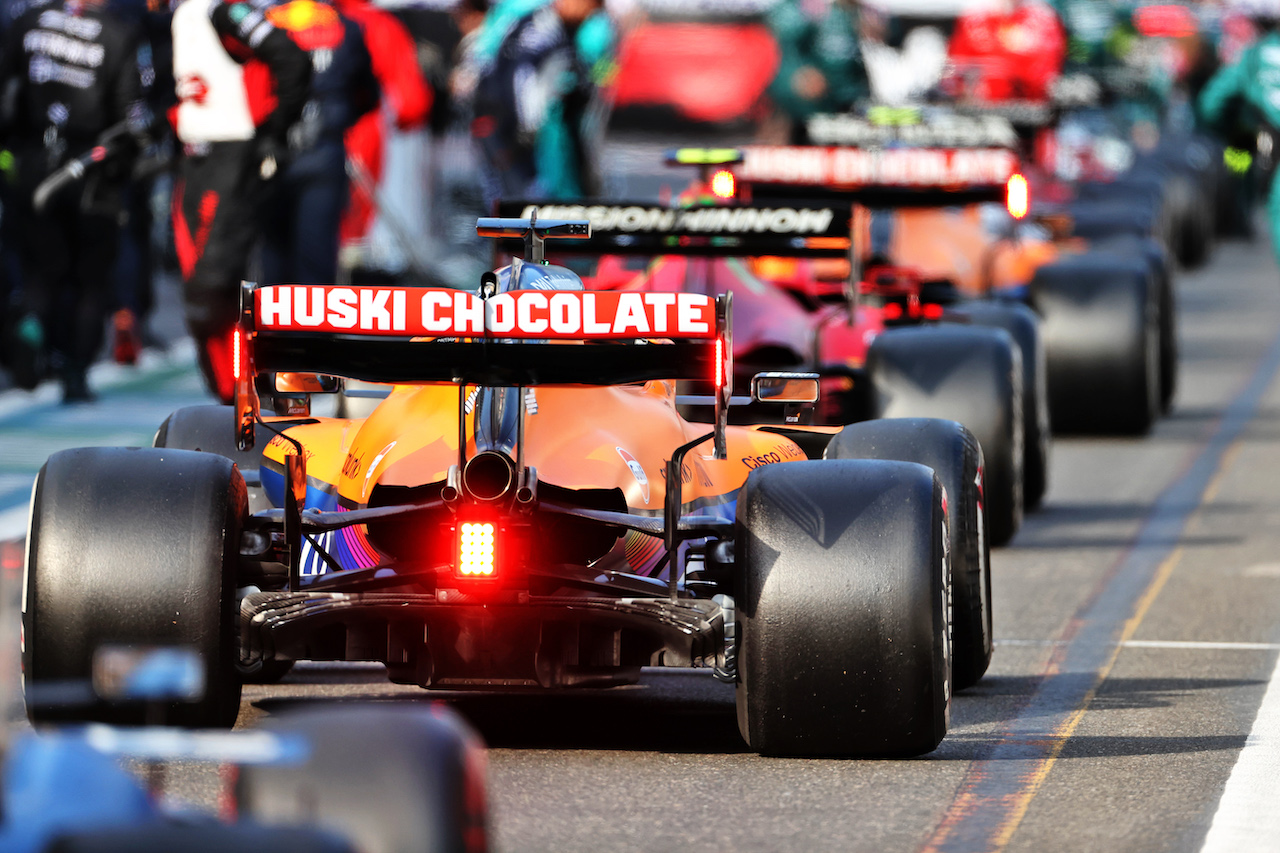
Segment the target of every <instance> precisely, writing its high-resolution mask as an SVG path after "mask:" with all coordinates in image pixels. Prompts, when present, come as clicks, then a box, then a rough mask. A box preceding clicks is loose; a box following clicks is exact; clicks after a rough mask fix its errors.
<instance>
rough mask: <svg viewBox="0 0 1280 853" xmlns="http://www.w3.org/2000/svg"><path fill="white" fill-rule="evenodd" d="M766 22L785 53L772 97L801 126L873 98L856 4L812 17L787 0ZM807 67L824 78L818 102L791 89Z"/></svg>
mask: <svg viewBox="0 0 1280 853" xmlns="http://www.w3.org/2000/svg"><path fill="white" fill-rule="evenodd" d="M766 23H767V24H768V26H769V29H770V30H771V31H772V32H773V35H774V38H775V39H776V40H777V42H778V49H779V51H780V53H781V61H780V63H779V65H778V73H777V74H776V75H775V76H774V79H773V83H772V84H771V85H770V86H769V96H770V97H771V98H772V99H773V102H774V103H775V104H777V106H778V108H779V109H781V110H782V111H783V112H785V113H786V114H787V115H788V116H789V117H790V118H791V120H792V121H794V122H798V123H803V122H804V120H805V119H807V118H808V117H809V116H811V115H813V114H814V113H825V112H836V111H840V110H846V109H849V107H851V106H853V105H854V104H855V103H857V102H858V101H859V100H862V99H864V98H866V97H867V96H868V95H869V94H870V90H869V87H868V84H867V74H866V69H865V68H864V66H863V60H862V49H861V47H860V46H859V44H858V11H857V7H856V6H855V5H853V4H845V3H832V4H831V6H830V7H828V8H827V10H826V14H824V15H822V16H821V17H811V16H810V15H808V14H806V12H805V10H804V9H802V8H801V4H800V3H798V2H794V0H783V2H781V3H778V4H777V5H775V6H774V7H773V8H772V9H771V10H770V11H769V14H768V15H767V16H766ZM805 66H809V67H812V68H814V69H816V70H817V71H819V72H821V74H822V76H823V77H824V78H825V79H826V83H827V87H826V91H825V92H823V93H822V94H821V95H820V96H818V97H817V98H813V99H806V98H802V97H801V96H800V95H799V94H797V93H796V92H795V91H794V90H793V89H792V88H791V78H792V75H794V74H795V73H796V71H798V70H800V69H801V68H803V67H805Z"/></svg>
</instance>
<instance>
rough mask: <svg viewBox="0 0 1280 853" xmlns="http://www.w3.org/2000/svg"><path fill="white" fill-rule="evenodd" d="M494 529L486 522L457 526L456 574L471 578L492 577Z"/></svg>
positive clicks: (464, 523) (467, 522) (466, 523)
mask: <svg viewBox="0 0 1280 853" xmlns="http://www.w3.org/2000/svg"><path fill="white" fill-rule="evenodd" d="M495 545H496V543H495V540H494V529H493V525H492V524H489V523H488V522H472V521H466V522H463V523H462V524H461V525H459V526H458V574H460V575H462V576H463V577H471V578H490V577H493V569H494V551H495Z"/></svg>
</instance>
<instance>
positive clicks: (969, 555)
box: [826, 418, 995, 690]
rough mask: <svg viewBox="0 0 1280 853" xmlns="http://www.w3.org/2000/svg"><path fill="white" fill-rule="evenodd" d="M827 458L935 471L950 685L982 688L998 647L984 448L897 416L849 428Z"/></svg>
mask: <svg viewBox="0 0 1280 853" xmlns="http://www.w3.org/2000/svg"><path fill="white" fill-rule="evenodd" d="M826 458H827V459H896V460H898V461H900V462H918V463H919V464H921V465H925V466H927V467H929V468H932V469H933V473H934V474H936V475H937V477H938V482H940V483H942V487H943V488H944V489H945V490H946V495H947V530H948V534H949V542H948V545H949V547H948V549H947V552H948V554H949V555H950V557H951V686H952V689H954V690H963V689H965V688H966V687H970V686H972V685H974V684H977V683H978V681H979V680H981V678H982V676H983V675H984V674H985V673H986V671H987V667H988V666H990V665H991V653H992V651H993V650H994V648H995V643H994V640H993V638H994V634H993V626H992V623H991V551H990V544H989V543H988V541H987V533H986V526H987V521H986V513H985V512H984V511H983V506H982V489H981V486H980V483H981V482H982V448H981V447H979V446H978V440H977V439H976V438H974V437H973V433H971V432H969V430H967V429H965V428H964V427H963V426H961V425H960V424H958V423H956V422H955V421H944V420H938V419H934V418H890V419H887V420H880V421H867V422H866V423H861V424H850V425H849V426H847V427H845V428H844V429H842V430H841V431H840V432H839V433H838V434H837V435H836V436H835V438H833V439H832V440H831V443H830V444H828V445H827V450H826Z"/></svg>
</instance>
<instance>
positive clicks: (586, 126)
mask: <svg viewBox="0 0 1280 853" xmlns="http://www.w3.org/2000/svg"><path fill="white" fill-rule="evenodd" d="M515 1H516V0H508V2H515ZM462 6H463V7H465V8H463V9H462V10H461V13H462V14H463V15H466V14H468V13H470V14H472V15H474V13H475V12H477V11H479V9H478V6H479V4H478V3H475V2H474V0H472V1H471V2H468V0H464V2H463V4H462ZM601 14H603V3H602V2H601V0H551V2H549V3H546V4H545V5H540V6H538V7H537V8H535V9H534V10H533V11H532V12H529V13H528V14H526V15H524V16H522V17H520V18H518V19H517V20H515V22H514V23H512V24H511V25H510V27H509V28H508V29H507V31H506V32H505V34H504V35H503V36H502V38H501V40H500V42H499V44H498V47H497V50H496V52H495V53H494V54H493V55H492V57H486V56H485V55H483V54H482V53H479V52H478V49H479V47H481V46H482V45H483V41H482V40H483V37H484V33H485V28H487V27H489V26H490V24H489V22H488V20H487V19H486V20H485V23H484V26H483V27H481V28H480V29H478V30H477V29H475V28H474V27H473V29H472V32H471V34H470V39H469V40H468V41H467V46H468V47H467V57H466V60H465V62H464V67H463V68H461V69H459V75H460V77H461V79H463V80H467V81H468V82H467V83H464V84H462V85H461V86H456V87H455V94H458V92H459V90H460V89H470V91H472V92H473V94H472V98H471V103H472V109H473V120H472V135H473V137H474V139H475V142H476V146H477V150H478V152H479V157H480V161H481V164H482V165H481V170H482V181H483V184H484V194H485V201H486V203H487V204H492V203H493V202H494V201H496V200H497V199H500V198H519V197H524V198H539V199H570V198H582V197H584V196H594V195H598V194H599V191H600V188H599V175H598V171H597V169H596V167H595V161H596V155H597V148H598V147H599V144H600V139H599V137H600V134H601V132H602V130H603V128H602V115H601V113H600V111H599V104H598V101H597V90H596V84H595V78H594V77H593V76H592V68H593V66H595V65H597V64H598V63H600V62H601V61H603V59H604V57H605V56H606V55H607V53H608V50H609V48H608V47H605V46H602V45H601V44H600V43H593V44H590V45H588V46H587V48H586V49H585V50H582V49H579V46H578V42H577V38H578V35H579V33H580V32H581V30H582V27H583V26H584V25H586V24H587V22H588V21H590V20H592V18H593V17H595V16H597V15H601ZM463 26H464V25H463V24H461V23H460V28H462V27H463ZM597 29H598V28H597ZM610 42H611V38H610ZM472 81H473V83H474V87H473V88H472Z"/></svg>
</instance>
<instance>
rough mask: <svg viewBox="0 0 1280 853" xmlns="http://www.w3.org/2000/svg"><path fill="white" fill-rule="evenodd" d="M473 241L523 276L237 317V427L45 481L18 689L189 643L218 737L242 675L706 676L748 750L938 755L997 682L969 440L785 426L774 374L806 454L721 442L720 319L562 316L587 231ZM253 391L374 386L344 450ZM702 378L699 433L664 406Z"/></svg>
mask: <svg viewBox="0 0 1280 853" xmlns="http://www.w3.org/2000/svg"><path fill="white" fill-rule="evenodd" d="M479 231H480V233H481V234H484V235H489V236H497V237H506V238H518V239H524V240H525V241H526V250H525V252H524V257H523V258H520V259H517V260H516V261H515V262H513V263H512V264H511V265H510V266H508V267H504V268H502V269H500V270H498V271H497V272H496V273H493V274H487V275H486V276H484V278H483V280H482V282H481V286H480V290H479V292H478V293H477V292H470V291H453V290H443V289H432V288H420V289H416V288H400V287H342V286H336V285H335V286H321V285H317V286H310V285H307V286H304V285H276V286H263V287H254V286H251V285H246V289H245V292H244V308H245V314H244V317H243V320H242V326H241V335H240V336H239V338H238V340H239V345H238V351H237V360H236V375H237V378H238V391H237V403H236V406H235V407H234V411H232V410H229V409H226V408H218V407H198V408H195V409H185V410H180V411H179V412H176V413H175V414H174V415H173V416H171V417H170V418H169V420H168V421H166V423H165V424H164V425H163V426H162V427H161V429H160V431H159V433H158V434H157V437H156V445H157V446H156V447H154V448H150V449H119V448H87V449H80V450H74V451H66V452H63V453H59V454H56V455H54V456H53V457H51V458H50V460H49V461H48V462H47V463H46V465H45V466H44V468H43V469H42V470H41V472H40V474H39V477H38V480H37V484H36V487H35V493H34V497H33V502H32V520H31V538H30V540H29V542H30V545H29V547H30V557H29V571H28V579H27V590H26V602H27V605H26V608H25V610H24V618H25V620H26V621H25V636H26V651H25V655H26V658H25V665H26V673H27V679H28V683H34V684H37V685H38V684H41V683H45V682H50V681H55V680H58V679H62V678H69V677H75V676H77V675H78V674H80V673H82V672H83V671H84V670H85V669H86V668H87V667H88V666H89V662H90V657H91V649H92V647H93V645H94V644H95V643H96V642H98V641H100V639H101V638H102V637H105V636H113V637H117V638H119V637H124V638H125V639H127V640H130V641H134V642H139V643H141V642H158V641H166V642H182V643H186V644H190V645H192V646H195V647H197V648H199V649H200V650H202V651H203V652H204V653H205V654H206V655H207V657H208V658H209V659H210V660H213V661H216V662H217V664H216V665H215V666H211V668H210V677H209V683H208V690H207V691H206V695H205V697H204V698H203V699H202V700H200V701H199V702H197V703H193V704H191V705H188V706H185V707H184V708H183V709H182V710H183V711H184V713H183V714H181V715H179V721H181V722H185V723H188V724H208V725H227V724H229V723H230V722H231V721H232V720H233V719H234V717H235V711H236V708H237V707H238V700H239V695H240V686H241V683H242V682H241V679H242V677H244V675H245V674H247V675H249V676H252V675H253V674H254V673H255V671H256V672H257V673H258V674H267V673H268V672H269V670H270V669H272V668H278V667H280V666H282V665H288V663H289V662H291V661H294V660H299V659H310V660H374V661H381V662H383V663H385V664H386V667H387V673H388V676H389V677H390V679H391V680H392V681H395V682H398V683H408V684H418V685H421V686H423V687H444V688H449V689H461V688H472V689H493V688H501V689H510V688H518V687H527V688H544V689H552V688H573V687H589V686H610V685H616V684H626V683H631V682H634V681H635V680H636V679H638V678H639V676H640V669H641V667H644V666H677V667H689V666H698V667H705V668H708V669H711V670H712V671H713V672H714V674H715V675H716V676H717V677H718V678H720V679H722V680H724V681H726V682H730V683H733V684H734V685H735V691H736V696H737V708H738V720H739V728H740V730H741V732H742V734H743V736H744V737H745V738H746V740H747V741H748V743H749V744H750V745H751V747H752V748H753V749H755V750H757V751H759V752H762V753H768V754H784V755H856V756H864V755H894V756H901V755H916V754H921V753H926V752H929V751H931V750H932V749H934V748H935V747H936V746H937V745H938V743H939V742H940V741H941V739H942V737H943V736H944V734H945V732H946V728H947V721H948V714H949V707H950V697H951V691H952V689H953V679H954V683H955V687H961V686H965V685H967V684H972V683H973V682H975V681H977V680H978V679H979V678H980V677H981V675H982V673H983V672H984V671H985V669H986V667H987V664H988V662H989V660H990V655H991V621H990V620H991V615H990V613H991V611H990V599H989V582H990V579H989V574H988V573H987V566H986V561H985V559H984V557H985V543H984V534H983V509H982V491H981V488H982V476H983V471H982V457H981V451H980V449H979V447H978V444H977V442H976V441H975V440H974V438H973V436H972V435H971V434H970V433H969V432H968V431H967V430H965V429H964V428H963V427H962V426H961V425H959V424H957V423H955V422H952V421H942V420H929V419H903V420H884V421H875V422H871V423H867V424H855V425H852V426H848V427H845V428H843V429H836V428H820V427H805V426H803V425H802V424H800V423H799V421H801V420H803V415H804V410H805V408H806V407H807V406H809V405H811V404H812V403H813V402H814V399H815V397H816V396H817V379H816V377H814V376H812V375H806V374H800V375H794V374H792V375H788V374H782V373H772V374H770V373H765V374H763V375H760V376H757V377H755V381H754V382H753V387H752V394H751V397H752V398H753V399H754V400H756V401H757V402H766V401H772V402H773V403H775V404H777V405H779V406H782V407H784V409H787V410H789V413H790V415H791V417H789V418H785V419H784V420H786V421H796V422H795V423H790V422H788V423H784V424H783V425H772V426H761V427H747V426H729V425H728V423H727V421H728V411H729V407H730V406H731V405H733V404H734V403H736V402H738V401H739V400H737V399H735V397H734V394H733V388H732V376H733V369H732V361H731V353H732V329H731V322H732V321H731V302H732V300H731V298H730V297H727V296H726V297H720V298H715V299H713V298H711V297H709V296H706V295H702V294H693V293H678V294H606V293H589V292H585V291H584V290H583V288H582V285H581V282H580V281H579V280H578V279H577V277H576V276H574V275H573V274H572V273H571V272H570V271H568V270H566V269H564V268H560V267H555V266H548V265H545V264H543V263H541V261H542V258H543V247H542V243H543V240H544V239H547V238H555V237H565V238H570V237H580V238H581V237H586V236H588V235H589V227H588V226H587V223H585V222H575V221H542V222H533V221H530V220H509V219H491V220H481V221H480V224H479ZM269 372H274V373H275V374H276V380H275V388H276V393H277V394H278V395H281V396H284V395H290V394H294V395H298V396H300V397H301V396H305V393H306V392H307V389H308V388H315V389H319V388H322V387H324V386H325V385H326V383H325V382H324V381H322V377H324V376H326V375H345V376H351V377H355V378H357V379H362V380H366V381H372V382H382V383H395V388H394V390H392V391H391V393H390V394H389V396H388V397H387V398H386V399H385V400H383V401H382V402H381V404H380V405H379V406H378V407H377V409H375V411H374V412H373V414H372V415H370V416H369V417H368V418H367V419H364V420H342V419H322V418H311V417H307V416H305V415H302V414H299V415H298V416H296V417H293V418H280V419H264V418H261V417H260V415H259V414H258V410H257V395H256V394H255V393H254V390H253V388H254V380H255V377H256V376H257V375H258V374H259V373H263V374H266V373H269ZM708 376H711V377H714V383H713V384H714V388H715V398H716V399H715V412H716V415H715V419H714V424H713V425H711V427H710V429H708V427H707V426H706V425H700V424H693V423H690V422H688V421H686V420H684V419H683V418H681V417H680V416H679V414H678V413H677V411H676V405H677V403H678V402H679V401H678V399H677V397H676V394H675V388H674V382H672V381H671V380H680V379H703V378H705V377H708ZM305 409H306V405H305V403H304V402H303V401H301V400H300V401H299V403H298V410H299V412H302V411H305ZM233 439H234V444H233V443H232V441H233ZM229 445H230V446H229ZM255 448H256V449H255ZM201 451H203V452H201ZM233 460H237V461H239V462H240V463H241V464H242V465H243V470H244V471H245V472H246V473H250V477H249V484H248V485H247V484H246V478H245V476H244V474H242V469H241V468H240V467H237V465H236V464H235V462H233ZM255 468H256V472H257V476H256V477H255V476H252V473H251V472H253V471H254V469H255ZM263 504H267V505H268V508H264V509H259V510H257V511H254V512H252V513H251V512H250V507H251V506H261V505H263ZM953 656H954V661H955V666H954V669H953V666H952V662H953ZM47 713H48V712H45V711H41V710H40V709H36V710H35V711H34V712H33V715H34V716H35V717H36V718H37V719H41V718H43V717H45V716H46V715H47ZM339 778H340V777H339Z"/></svg>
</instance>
